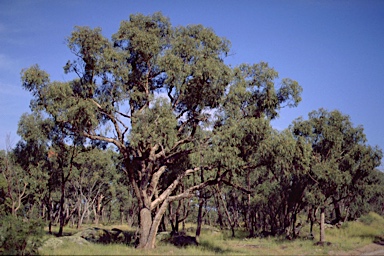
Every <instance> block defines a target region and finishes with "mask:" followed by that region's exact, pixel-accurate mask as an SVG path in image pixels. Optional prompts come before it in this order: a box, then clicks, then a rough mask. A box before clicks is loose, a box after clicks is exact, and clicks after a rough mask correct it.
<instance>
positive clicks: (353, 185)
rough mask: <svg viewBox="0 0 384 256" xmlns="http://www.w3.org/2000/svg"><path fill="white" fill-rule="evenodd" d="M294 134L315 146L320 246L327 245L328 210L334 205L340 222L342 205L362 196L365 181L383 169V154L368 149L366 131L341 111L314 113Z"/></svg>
mask: <svg viewBox="0 0 384 256" xmlns="http://www.w3.org/2000/svg"><path fill="white" fill-rule="evenodd" d="M292 131H293V134H294V135H295V136H296V137H297V138H303V139H304V140H306V141H307V142H308V143H310V144H311V145H312V159H311V169H310V172H309V176H310V178H311V179H312V181H313V182H314V186H313V189H312V198H313V199H314V200H312V202H316V201H317V203H318V205H319V207H320V210H321V218H320V222H321V228H320V242H324V241H325V232H324V220H325V210H326V208H327V207H329V205H331V204H332V205H333V206H334V209H335V211H336V216H337V218H340V212H339V206H338V203H339V202H340V201H341V200H344V199H348V198H353V197H354V196H356V195H357V194H358V193H359V190H361V189H362V185H363V183H364V178H365V177H367V176H368V175H370V173H371V172H373V171H374V169H375V168H376V167H377V166H379V165H380V161H381V158H382V152H381V150H380V149H379V148H377V147H374V148H372V147H371V146H369V145H367V144H366V142H367V140H366V137H365V134H364V132H363V128H362V127H361V126H357V127H354V126H353V124H352V122H351V121H350V118H349V116H347V115H343V114H342V113H340V112H339V111H337V110H335V111H331V112H328V111H326V110H324V109H319V110H318V111H313V112H311V113H309V115H308V120H303V119H302V118H299V119H297V120H295V121H294V122H293V125H292Z"/></svg>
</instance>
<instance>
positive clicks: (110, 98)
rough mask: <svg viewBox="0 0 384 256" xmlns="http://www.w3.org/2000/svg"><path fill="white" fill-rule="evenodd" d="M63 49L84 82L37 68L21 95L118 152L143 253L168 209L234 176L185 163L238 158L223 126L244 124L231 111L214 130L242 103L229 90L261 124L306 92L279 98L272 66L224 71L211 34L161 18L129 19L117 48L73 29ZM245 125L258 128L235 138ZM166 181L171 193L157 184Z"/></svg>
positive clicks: (223, 51) (218, 41)
mask: <svg viewBox="0 0 384 256" xmlns="http://www.w3.org/2000/svg"><path fill="white" fill-rule="evenodd" d="M67 42H68V47H69V48H70V50H71V51H72V52H73V53H74V55H75V56H76V57H77V58H76V59H75V60H73V61H68V62H67V64H66V65H65V67H64V70H65V72H67V73H75V74H77V76H78V78H76V79H74V80H72V81H69V82H57V81H55V82H51V81H50V79H49V75H48V74H47V73H46V72H45V71H43V70H41V69H40V68H39V67H38V66H37V65H35V66H32V67H30V68H29V69H26V70H24V71H23V72H22V81H23V87H24V88H25V89H27V90H29V91H30V92H32V94H33V96H34V99H33V100H32V102H31V108H32V110H33V111H44V112H45V113H46V115H47V116H48V117H49V118H51V119H52V120H53V121H54V123H55V125H56V127H57V129H59V130H60V131H61V132H64V133H65V134H67V135H68V136H70V137H71V136H72V139H74V138H78V137H82V138H84V139H86V140H89V141H99V142H105V143H110V144H113V145H114V146H115V147H116V148H117V149H118V151H119V152H120V155H121V157H122V159H123V162H124V168H125V172H126V174H127V179H129V182H130V185H132V186H133V188H134V191H135V195H136V197H137V199H138V202H139V206H140V242H139V247H140V248H153V247H154V246H155V238H156V232H157V230H158V227H159V224H160V222H161V218H162V216H163V214H164V212H165V211H166V209H167V206H168V205H169V203H170V202H172V201H176V200H180V199H183V198H187V197H190V196H193V194H194V191H196V190H198V189H201V188H204V187H206V186H208V185H211V184H215V183H218V182H219V181H220V180H221V178H223V177H224V176H225V175H228V174H229V173H230V172H231V167H230V166H228V165H227V167H226V170H225V171H224V172H220V166H219V165H220V164H221V161H206V162H205V163H204V164H202V163H201V162H200V163H197V162H196V161H190V160H189V158H190V156H191V155H192V154H194V153H195V152H196V151H199V150H202V149H205V150H206V151H214V152H216V151H220V150H223V151H224V152H226V154H227V153H229V154H231V152H233V153H234V154H237V153H238V152H236V151H233V150H232V151H231V150H230V149H229V150H227V149H224V148H222V147H227V148H231V147H232V146H233V145H231V143H222V141H223V140H225V134H227V137H228V136H232V135H231V134H232V133H236V130H235V129H232V128H231V129H230V130H229V131H228V132H229V133H227V131H226V128H225V127H229V128H230V124H231V123H232V124H235V123H236V120H241V118H243V117H244V115H238V113H237V114H236V115H232V116H231V115H229V114H228V113H229V112H228V111H229V110H230V109H229V108H227V110H228V111H227V114H226V116H225V118H224V119H225V121H223V120H222V121H221V123H222V124H225V125H226V126H225V125H224V126H223V125H219V126H215V127H213V126H209V122H210V121H215V118H217V117H216V115H214V113H215V112H216V111H217V112H220V111H218V109H220V106H223V104H224V105H225V104H227V105H228V104H229V101H231V100H232V99H235V98H236V97H238V96H236V95H235V94H236V92H235V94H232V93H228V91H229V89H230V88H231V87H232V86H234V88H236V86H237V85H238V86H239V88H238V89H239V90H240V96H241V97H243V96H244V95H246V96H247V97H246V98H244V97H243V99H242V100H241V99H240V100H237V101H236V102H234V103H233V104H235V105H236V104H242V105H241V106H240V108H232V111H243V112H244V111H246V112H247V113H248V114H246V115H249V116H254V117H255V118H265V117H266V116H276V115H277V111H278V109H279V108H280V107H282V105H283V104H284V103H288V104H289V105H292V104H293V105H295V104H297V102H298V101H299V100H300V97H299V95H300V92H301V88H300V86H299V85H298V84H297V83H296V82H294V81H292V80H289V79H288V80H283V82H282V85H281V88H280V89H279V90H275V88H274V82H275V80H276V78H277V72H276V71H274V70H273V69H272V68H269V67H268V65H267V64H266V63H262V64H258V65H254V66H249V65H242V66H240V67H239V68H235V69H232V68H231V67H230V66H228V65H227V64H225V63H224V58H225V56H226V55H227V53H228V52H229V50H230V49H229V42H228V41H227V40H225V39H224V38H220V37H218V36H217V35H216V34H215V33H214V32H213V30H212V29H209V28H205V27H203V26H201V25H189V26H185V27H184V26H179V27H172V26H171V24H170V21H169V20H168V18H166V17H164V16H163V15H162V14H160V13H156V14H153V15H150V16H144V15H141V14H137V15H131V16H130V18H129V20H127V21H122V22H121V25H120V28H119V30H118V31H117V33H116V34H114V35H113V36H112V40H111V41H110V40H108V39H106V38H105V37H104V36H103V35H102V33H101V29H99V28H96V29H91V28H88V27H76V28H75V30H74V31H73V33H72V34H71V36H70V37H69V38H68V40H67ZM246 85H248V87H247V86H246ZM230 95H231V98H228V99H227V100H226V98H227V97H228V96H230ZM223 102H226V103H223ZM233 104H232V105H231V106H233ZM229 105H230V104H229ZM229 105H228V106H229ZM235 116H236V120H233V121H230V120H229V119H231V118H232V117H235ZM221 117H222V116H221ZM207 125H208V126H207ZM247 125H257V122H256V123H255V122H250V123H247V122H245V123H243V125H240V126H236V129H237V128H240V129H241V127H245V126H247ZM204 129H205V130H204ZM218 129H219V131H218V132H216V130H218ZM214 136H219V137H218V138H217V139H216V140H214V138H213V137H214ZM241 136H243V135H241ZM240 141H241V139H240V140H239V141H238V142H240ZM238 142H237V143H238ZM220 147H221V148H220ZM215 156H216V157H218V156H220V154H215ZM222 156H224V155H222ZM214 159H215V158H214ZM216 159H217V158H216ZM235 160H236V159H235V158H232V163H234V161H235ZM227 164H229V163H227ZM203 169H204V170H205V175H206V176H207V179H204V181H203V182H197V183H191V185H190V186H189V187H184V186H183V188H182V189H178V187H180V185H181V184H182V180H183V179H184V178H185V177H186V176H189V175H191V174H194V173H200V172H201V171H202V170H203ZM165 176H166V177H167V179H165V180H166V182H165V180H164V179H162V180H164V182H165V183H166V186H164V183H163V184H160V182H159V181H160V180H161V178H162V177H165ZM186 184H190V183H186Z"/></svg>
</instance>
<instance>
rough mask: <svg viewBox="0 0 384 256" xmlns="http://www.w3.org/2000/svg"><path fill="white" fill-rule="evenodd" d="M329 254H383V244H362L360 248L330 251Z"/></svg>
mask: <svg viewBox="0 0 384 256" xmlns="http://www.w3.org/2000/svg"><path fill="white" fill-rule="evenodd" d="M329 255H341V256H346V255H359V256H360V255H364V256H369V255H372V256H373V255H375V256H376V255H384V246H383V245H380V244H376V243H372V244H368V245H366V246H363V247H361V248H358V249H355V250H353V251H348V252H345V251H335V252H334V251H332V252H329Z"/></svg>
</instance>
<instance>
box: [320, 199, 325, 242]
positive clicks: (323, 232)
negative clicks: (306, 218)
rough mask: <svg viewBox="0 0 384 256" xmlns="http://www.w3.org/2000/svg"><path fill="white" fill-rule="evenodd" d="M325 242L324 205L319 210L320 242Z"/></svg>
mask: <svg viewBox="0 0 384 256" xmlns="http://www.w3.org/2000/svg"><path fill="white" fill-rule="evenodd" d="M324 242H325V207H321V210H320V243H324Z"/></svg>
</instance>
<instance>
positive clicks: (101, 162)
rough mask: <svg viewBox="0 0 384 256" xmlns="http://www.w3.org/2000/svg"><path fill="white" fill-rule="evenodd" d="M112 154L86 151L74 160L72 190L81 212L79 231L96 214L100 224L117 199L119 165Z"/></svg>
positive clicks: (81, 152) (108, 151) (92, 148)
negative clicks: (106, 208) (105, 210)
mask: <svg viewBox="0 0 384 256" xmlns="http://www.w3.org/2000/svg"><path fill="white" fill-rule="evenodd" d="M114 160H115V157H114V152H113V151H112V150H100V149H98V148H95V147H84V148H82V150H81V151H80V152H79V154H78V155H77V157H76V158H75V159H74V162H73V165H74V170H73V175H72V179H71V180H70V182H69V183H70V188H69V189H70V190H71V192H72V193H71V196H72V197H73V201H74V202H76V203H75V204H74V207H75V208H76V210H75V211H76V212H77V215H78V216H77V228H79V227H81V225H82V223H83V220H84V217H85V216H88V215H90V214H91V212H92V211H93V215H94V223H95V224H99V219H100V216H101V212H102V209H103V207H104V206H105V205H107V204H108V203H109V202H110V201H111V200H112V198H113V191H112V190H113V189H114V188H113V187H114V186H117V185H118V184H117V179H118V177H117V172H116V167H117V166H116V162H115V161H114Z"/></svg>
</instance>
